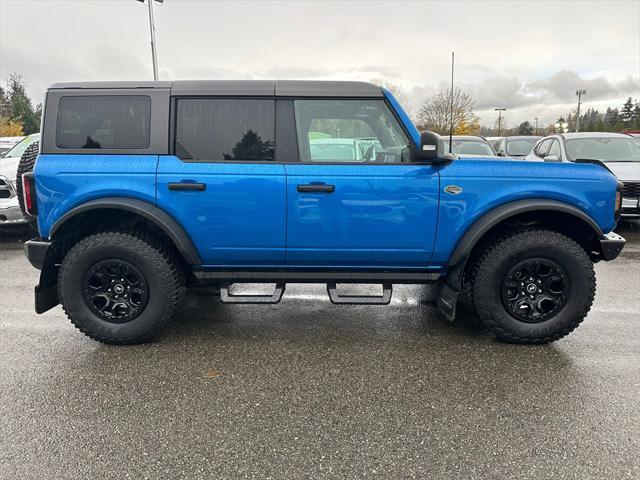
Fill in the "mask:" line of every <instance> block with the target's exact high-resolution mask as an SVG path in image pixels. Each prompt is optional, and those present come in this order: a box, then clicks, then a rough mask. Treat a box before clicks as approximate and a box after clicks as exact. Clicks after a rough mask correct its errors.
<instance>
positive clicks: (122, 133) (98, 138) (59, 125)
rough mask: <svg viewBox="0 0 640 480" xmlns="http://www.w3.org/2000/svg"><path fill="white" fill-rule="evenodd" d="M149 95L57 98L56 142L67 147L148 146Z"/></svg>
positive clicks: (127, 147) (124, 147)
mask: <svg viewBox="0 0 640 480" xmlns="http://www.w3.org/2000/svg"><path fill="white" fill-rule="evenodd" d="M150 122H151V99H150V98H149V97H148V96H145V95H83V96H67V97H62V98H61V99H60V103H59V106H58V120H57V122H56V145H57V147H58V148H70V149H84V148H86V149H111V150H113V149H116V150H117V149H144V148H148V147H149V132H150V130H149V127H150Z"/></svg>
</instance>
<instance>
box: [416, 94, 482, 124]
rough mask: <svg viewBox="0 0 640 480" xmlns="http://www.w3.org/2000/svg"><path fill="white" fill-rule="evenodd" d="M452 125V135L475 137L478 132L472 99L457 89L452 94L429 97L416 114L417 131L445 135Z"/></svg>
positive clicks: (478, 121)
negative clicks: (428, 131)
mask: <svg viewBox="0 0 640 480" xmlns="http://www.w3.org/2000/svg"><path fill="white" fill-rule="evenodd" d="M452 93H453V108H452V105H451V100H452ZM452 125H453V133H454V135H477V134H478V133H479V132H480V119H479V118H478V117H477V115H476V114H475V113H473V99H472V98H471V96H470V95H469V94H467V93H466V92H465V91H463V90H462V89H461V88H458V87H456V88H455V89H454V90H453V92H450V91H447V92H441V93H438V94H437V95H435V96H433V97H431V98H430V99H429V100H427V101H426V102H424V103H423V104H422V106H421V107H420V109H419V110H418V114H417V126H418V129H419V130H430V131H432V132H436V133H438V134H440V135H447V134H448V133H449V129H450V128H451V126H452Z"/></svg>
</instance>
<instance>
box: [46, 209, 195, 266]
mask: <svg viewBox="0 0 640 480" xmlns="http://www.w3.org/2000/svg"><path fill="white" fill-rule="evenodd" d="M98 210H105V211H115V212H126V214H127V215H129V216H132V215H133V216H136V217H138V218H142V219H144V220H146V221H147V222H149V223H150V224H152V225H154V226H155V227H157V228H158V229H159V230H160V231H161V232H163V234H164V235H165V236H166V237H167V238H168V239H169V241H171V243H173V245H174V246H175V248H176V250H177V252H178V253H179V254H180V255H181V256H182V258H183V259H184V261H185V263H186V264H188V265H200V264H201V263H202V261H201V259H200V255H199V254H198V251H197V249H196V248H195V245H194V244H193V242H192V241H191V238H189V235H187V233H186V232H185V230H184V228H182V226H181V225H180V224H179V223H178V222H177V221H176V220H175V219H174V218H173V217H172V216H171V215H169V214H168V213H167V212H165V211H164V210H162V209H160V208H158V207H156V206H155V205H152V204H150V203H148V202H145V201H143V200H138V199H134V198H125V197H103V198H98V199H94V200H90V201H88V202H84V203H81V204H80V205H77V206H76V207H74V208H72V209H71V210H69V211H68V212H66V213H65V214H64V215H62V216H61V217H60V218H59V219H58V220H57V221H56V222H55V223H54V224H53V225H52V226H51V229H50V230H49V238H51V239H54V237H55V236H56V234H60V233H61V232H64V231H65V229H66V227H67V226H69V225H70V224H71V223H72V222H73V221H74V219H75V220H77V219H79V218H81V217H80V216H84V215H86V214H87V213H88V212H94V211H98Z"/></svg>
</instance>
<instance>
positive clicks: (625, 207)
mask: <svg viewBox="0 0 640 480" xmlns="http://www.w3.org/2000/svg"><path fill="white" fill-rule="evenodd" d="M620 216H621V217H622V218H625V219H633V218H640V197H623V198H622V208H621V209H620Z"/></svg>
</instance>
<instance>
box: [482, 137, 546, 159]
mask: <svg viewBox="0 0 640 480" xmlns="http://www.w3.org/2000/svg"><path fill="white" fill-rule="evenodd" d="M540 138H542V137H535V136H532V135H519V136H514V137H502V138H501V139H499V140H498V141H497V142H496V143H494V144H493V148H495V150H496V153H497V154H498V155H499V156H501V157H512V158H523V157H526V156H527V155H529V153H531V150H533V147H534V145H535V144H536V142H537V141H538V140H540Z"/></svg>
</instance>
